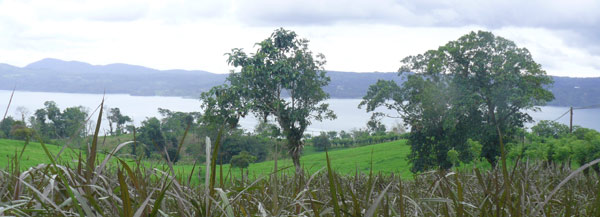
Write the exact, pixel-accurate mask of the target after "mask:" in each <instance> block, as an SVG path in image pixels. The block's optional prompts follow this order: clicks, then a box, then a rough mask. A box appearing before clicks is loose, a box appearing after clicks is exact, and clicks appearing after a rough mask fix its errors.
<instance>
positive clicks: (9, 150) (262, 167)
mask: <svg viewBox="0 0 600 217" xmlns="http://www.w3.org/2000/svg"><path fill="white" fill-rule="evenodd" d="M23 145H24V142H23V141H18V140H6V139H0V156H2V157H1V159H2V160H1V161H0V168H5V167H6V166H7V164H8V162H9V160H10V159H11V158H12V157H14V156H15V152H18V153H20V152H21V149H22V148H23ZM46 147H48V149H49V151H50V152H51V153H52V154H56V153H58V151H59V150H60V148H61V147H59V146H56V145H46ZM371 152H372V158H371ZM409 152H410V147H409V146H408V145H406V141H405V140H399V141H394V142H387V143H381V144H376V145H368V146H362V147H356V148H345V149H335V150H332V151H330V152H329V156H330V158H331V163H332V165H333V168H334V169H335V170H336V171H337V172H339V173H342V174H354V173H355V172H356V171H357V170H359V171H361V172H363V173H368V172H369V170H370V168H371V159H372V160H373V172H374V173H378V172H382V173H386V174H389V173H395V174H400V175H402V177H404V178H409V179H410V178H412V173H411V172H410V171H409V165H408V162H407V160H406V156H407V155H408V153H409ZM78 154H79V153H78V152H77V151H73V150H70V149H66V152H65V153H63V154H62V157H61V160H62V161H63V162H64V161H71V160H73V159H76V158H77V156H78ZM281 154H282V155H284V154H285V153H281ZM102 159H104V156H103V155H102V156H99V160H102ZM127 161H128V162H130V163H131V164H133V163H134V161H133V160H131V159H129V160H127ZM48 162H49V160H48V156H46V154H45V153H44V150H43V148H42V146H41V145H40V144H39V143H35V142H31V143H30V144H29V145H28V146H27V148H26V149H25V153H24V154H23V158H22V160H21V168H22V169H25V168H29V167H31V166H35V165H38V164H41V163H48ZM301 162H302V164H303V166H304V169H305V170H307V171H309V172H311V173H312V172H315V171H317V170H319V169H321V168H323V167H325V166H326V160H325V152H316V151H314V150H312V147H307V152H305V154H304V155H303V156H302V158H301ZM145 163H147V164H154V165H153V167H154V168H160V169H162V170H167V167H166V164H164V163H152V162H145ZM204 166H205V165H204V162H201V163H200V162H198V165H196V168H195V169H194V173H195V174H196V175H194V177H197V173H198V172H200V173H201V174H204V172H205V169H204V168H205V167H204ZM273 166H274V162H273V161H264V162H260V163H254V164H251V165H250V167H249V168H248V170H249V175H250V177H259V176H261V175H263V174H269V173H271V172H272V171H273ZM192 167H193V165H191V164H175V166H174V170H175V171H176V172H177V173H178V174H180V175H182V176H184V177H187V176H188V175H189V174H190V173H191V171H192ZM286 167H289V168H288V169H286V170H284V171H283V172H284V173H289V174H292V173H293V171H294V169H293V168H292V162H291V160H290V159H280V160H279V161H278V168H279V169H281V168H286ZM229 171H230V168H229V164H224V165H223V173H224V176H227V174H228V173H229ZM231 174H233V175H234V176H239V174H240V169H238V168H232V169H231ZM201 177H204V176H203V175H202V176H201Z"/></svg>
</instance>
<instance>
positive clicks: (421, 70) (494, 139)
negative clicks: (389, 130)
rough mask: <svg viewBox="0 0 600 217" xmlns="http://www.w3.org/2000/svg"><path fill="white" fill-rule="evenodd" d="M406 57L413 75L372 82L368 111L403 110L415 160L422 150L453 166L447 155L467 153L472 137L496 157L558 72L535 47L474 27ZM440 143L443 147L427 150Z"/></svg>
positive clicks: (545, 94)
mask: <svg viewBox="0 0 600 217" xmlns="http://www.w3.org/2000/svg"><path fill="white" fill-rule="evenodd" d="M402 63H403V65H402V67H401V68H400V70H399V71H400V73H399V74H400V75H405V76H406V78H407V80H406V82H405V83H404V84H403V85H402V86H398V85H397V84H396V83H395V82H393V81H378V82H377V84H375V85H372V86H371V87H369V90H368V92H367V95H366V96H365V97H363V101H362V102H361V106H362V105H366V106H367V111H373V110H374V109H375V108H377V107H381V106H383V107H386V108H388V109H393V110H396V111H398V113H399V115H400V116H401V117H402V118H403V119H404V122H405V123H406V124H408V125H410V126H411V135H410V136H409V143H410V144H411V147H412V149H411V150H412V151H411V157H410V158H411V162H412V163H413V167H414V166H415V163H416V162H420V161H421V160H424V159H423V158H431V159H428V160H434V161H436V162H438V165H439V166H441V167H448V166H449V165H448V162H447V160H446V159H447V158H446V156H445V155H447V151H448V150H449V148H450V146H460V147H453V148H455V150H456V151H458V152H459V153H460V154H461V155H463V156H462V158H468V157H469V156H467V155H466V154H463V153H470V152H468V151H462V149H466V148H467V147H468V146H467V145H465V143H466V142H467V139H468V138H473V139H475V140H477V141H479V142H481V144H482V146H483V147H482V155H483V157H485V158H486V159H487V160H488V162H490V163H491V164H492V165H495V164H496V158H497V157H498V156H500V155H501V153H505V151H504V141H503V140H506V139H507V138H510V137H509V136H508V135H510V134H511V133H513V132H514V131H515V130H516V129H518V128H520V127H522V126H523V123H524V122H527V121H531V120H532V119H531V117H530V116H529V115H527V113H525V111H526V110H536V109H538V108H537V107H536V106H537V105H543V104H544V103H545V102H547V101H550V100H552V99H553V95H552V93H551V92H550V91H548V90H546V89H545V88H544V87H545V86H546V85H549V84H551V83H552V80H551V78H550V77H548V76H546V73H545V71H544V70H542V69H541V66H540V65H539V64H537V63H536V62H535V61H533V59H532V57H531V55H530V53H529V51H528V50H527V49H525V48H519V47H517V46H516V45H515V43H514V42H512V41H509V40H507V39H504V38H501V37H497V36H494V35H493V34H492V33H490V32H483V31H479V32H477V33H475V32H471V33H469V34H467V35H465V36H462V37H460V38H459V39H458V40H456V41H450V42H448V43H447V44H446V45H444V46H441V47H439V48H438V49H437V50H429V51H427V52H425V53H424V54H420V55H417V56H409V57H406V58H404V59H403V60H402ZM406 72H412V73H406ZM427 144H429V145H427ZM433 146H435V147H437V148H434V149H432V148H431V147H433ZM422 147H430V148H425V149H422ZM461 147H465V148H461ZM438 149H441V151H443V154H440V155H438V156H436V155H435V154H434V155H433V156H432V154H430V153H429V152H428V151H431V150H435V151H439V150H438ZM419 151H423V152H421V153H419ZM502 159H503V168H505V166H504V165H505V162H504V159H505V157H502ZM428 160H425V161H424V162H426V161H428ZM461 161H464V160H462V159H461ZM413 169H414V168H413ZM422 169H425V168H417V170H422Z"/></svg>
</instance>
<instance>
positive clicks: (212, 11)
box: [0, 0, 600, 76]
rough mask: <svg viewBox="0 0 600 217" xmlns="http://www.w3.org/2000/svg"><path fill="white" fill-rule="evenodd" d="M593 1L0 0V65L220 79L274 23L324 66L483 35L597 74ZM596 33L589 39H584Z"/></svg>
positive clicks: (384, 58) (392, 59) (344, 66)
mask: <svg viewBox="0 0 600 217" xmlns="http://www.w3.org/2000/svg"><path fill="white" fill-rule="evenodd" d="M599 4H600V3H598V2H596V1H575V2H572V1H570V2H562V1H516V0H510V1H475V0H467V1H456V2H447V1H437V0H430V1H392V0H373V1H359V0H351V1H342V0H331V1H318V0H306V1H297V0H293V1H269V0H261V1H247V0H228V1H184V0H177V1H161V0H149V1H142V0H139V1H137V0H136V1H126V2H123V1H116V0H111V1H74V0H73V1H52V2H50V1H43V0H32V1H16V0H5V1H1V2H0V38H1V39H2V40H0V62H5V63H9V64H14V65H17V66H23V65H26V64H28V63H30V62H33V61H36V60H39V59H41V58H46V57H53V58H59V59H65V60H80V61H85V62H90V63H92V64H109V63H115V62H123V63H129V64H138V65H144V66H148V67H153V68H159V69H172V68H182V69H203V70H207V71H211V72H216V73H226V72H228V70H229V69H231V67H229V66H227V64H226V63H225V57H224V56H223V54H224V53H226V52H229V51H230V50H231V48H236V47H242V48H244V49H245V50H246V51H248V52H252V51H254V50H255V48H253V45H254V43H256V42H258V41H260V40H262V39H264V38H266V37H268V36H269V34H270V33H271V32H272V31H273V30H274V29H275V28H278V27H280V26H284V27H286V28H288V29H292V30H295V31H296V32H297V33H298V34H299V35H300V36H301V37H305V38H308V39H309V40H311V43H310V46H311V49H312V50H313V51H314V52H320V53H323V54H325V55H326V57H327V60H328V64H327V65H326V68H327V69H329V70H339V71H386V72H389V71H396V70H397V69H398V67H399V65H400V64H399V61H400V60H401V59H402V58H403V57H405V56H407V55H414V54H419V53H422V52H424V51H426V50H428V49H435V48H437V47H438V46H440V45H443V44H445V43H446V42H447V41H449V40H454V39H457V38H458V37H460V36H461V35H464V34H466V33H468V32H469V31H472V30H478V29H487V30H491V31H493V32H494V33H495V34H496V35H500V36H503V37H505V38H508V39H510V40H514V41H515V42H516V43H517V44H518V45H519V46H522V47H527V48H528V49H530V51H531V53H532V55H533V57H534V59H535V60H536V61H538V62H540V63H541V64H542V65H543V67H544V68H545V69H546V70H547V71H548V73H549V74H552V75H570V76H600V65H599V64H600V52H595V51H600V47H599V46H594V44H598V41H600V32H598V30H596V29H597V28H592V27H597V26H598V22H599V17H600V13H596V11H598V10H600V7H599ZM595 33H598V34H595Z"/></svg>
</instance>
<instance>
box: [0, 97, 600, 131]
mask: <svg viewBox="0 0 600 217" xmlns="http://www.w3.org/2000/svg"><path fill="white" fill-rule="evenodd" d="M10 94H11V91H5V90H0V112H2V114H0V115H4V112H5V111H6V106H7V104H8V101H9V99H10ZM102 96H103V95H102V94H75V93H48V92H24V91H15V93H14V97H13V100H12V103H11V106H10V109H9V111H8V115H10V116H13V117H15V118H17V119H18V118H20V114H17V112H16V108H17V107H19V106H22V107H25V108H27V110H29V115H33V113H34V112H35V110H36V109H39V108H43V107H44V102H45V101H54V102H56V104H57V105H58V106H59V107H60V108H61V109H64V108H67V107H72V106H80V105H81V106H84V107H87V108H88V109H89V110H90V111H93V110H94V109H95V108H96V107H97V106H98V105H99V104H100V102H101V101H102ZM327 102H328V103H329V105H330V109H332V110H333V111H334V112H335V113H336V115H337V119H335V120H325V121H323V122H317V121H314V122H313V124H312V125H311V126H310V127H309V128H308V130H307V131H308V132H309V133H318V132H320V131H331V130H335V131H340V130H346V131H348V130H352V129H359V128H364V127H365V126H366V123H367V121H368V120H369V118H370V117H371V114H368V113H366V112H365V110H364V108H363V109H358V108H357V106H358V104H359V103H360V99H330V100H327ZM105 105H106V106H108V107H118V108H120V109H121V113H123V114H125V115H128V116H130V117H131V118H132V119H133V120H134V123H135V125H136V126H139V125H140V123H141V122H142V121H143V120H145V119H146V118H147V117H158V116H159V114H158V108H164V109H169V110H173V111H182V112H193V111H195V112H197V111H200V101H199V100H197V99H186V98H180V97H160V96H130V95H126V94H107V95H106V96H105ZM568 109H569V108H567V107H550V106H546V107H542V111H540V112H531V113H530V115H531V116H532V117H533V118H534V120H535V121H539V120H554V119H556V118H558V117H559V116H560V115H562V114H563V113H565V112H566V111H568ZM381 111H385V110H381ZM385 112H386V113H388V114H390V115H393V114H394V113H393V112H391V111H385ZM93 120H95V118H93ZM382 122H383V123H384V124H385V125H386V126H387V127H388V128H390V127H391V126H392V125H394V124H397V123H400V122H401V121H400V119H393V118H385V119H383V120H382ZM558 122H560V123H563V124H567V125H568V124H569V115H568V114H567V115H565V116H564V117H562V118H561V119H559V120H558ZM256 123H257V121H256V119H255V118H253V117H248V118H245V119H243V120H241V121H240V125H241V126H242V128H244V129H248V130H251V129H254V126H255V125H256ZM529 125H531V124H529ZM573 125H580V126H582V127H586V128H592V129H595V130H598V131H600V109H598V108H597V109H585V110H575V111H574V115H573ZM103 128H107V126H106V125H104V124H103Z"/></svg>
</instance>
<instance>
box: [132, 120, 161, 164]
mask: <svg viewBox="0 0 600 217" xmlns="http://www.w3.org/2000/svg"><path fill="white" fill-rule="evenodd" d="M138 140H139V141H140V142H141V143H142V144H144V145H145V146H146V148H145V149H144V151H145V153H146V157H150V154H151V153H152V151H157V152H159V153H163V152H164V151H163V149H164V147H165V145H166V141H165V136H164V135H163V133H162V131H161V130H160V121H159V120H158V119H157V118H155V117H152V118H148V119H146V120H145V121H142V126H141V127H140V129H139V137H138Z"/></svg>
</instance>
